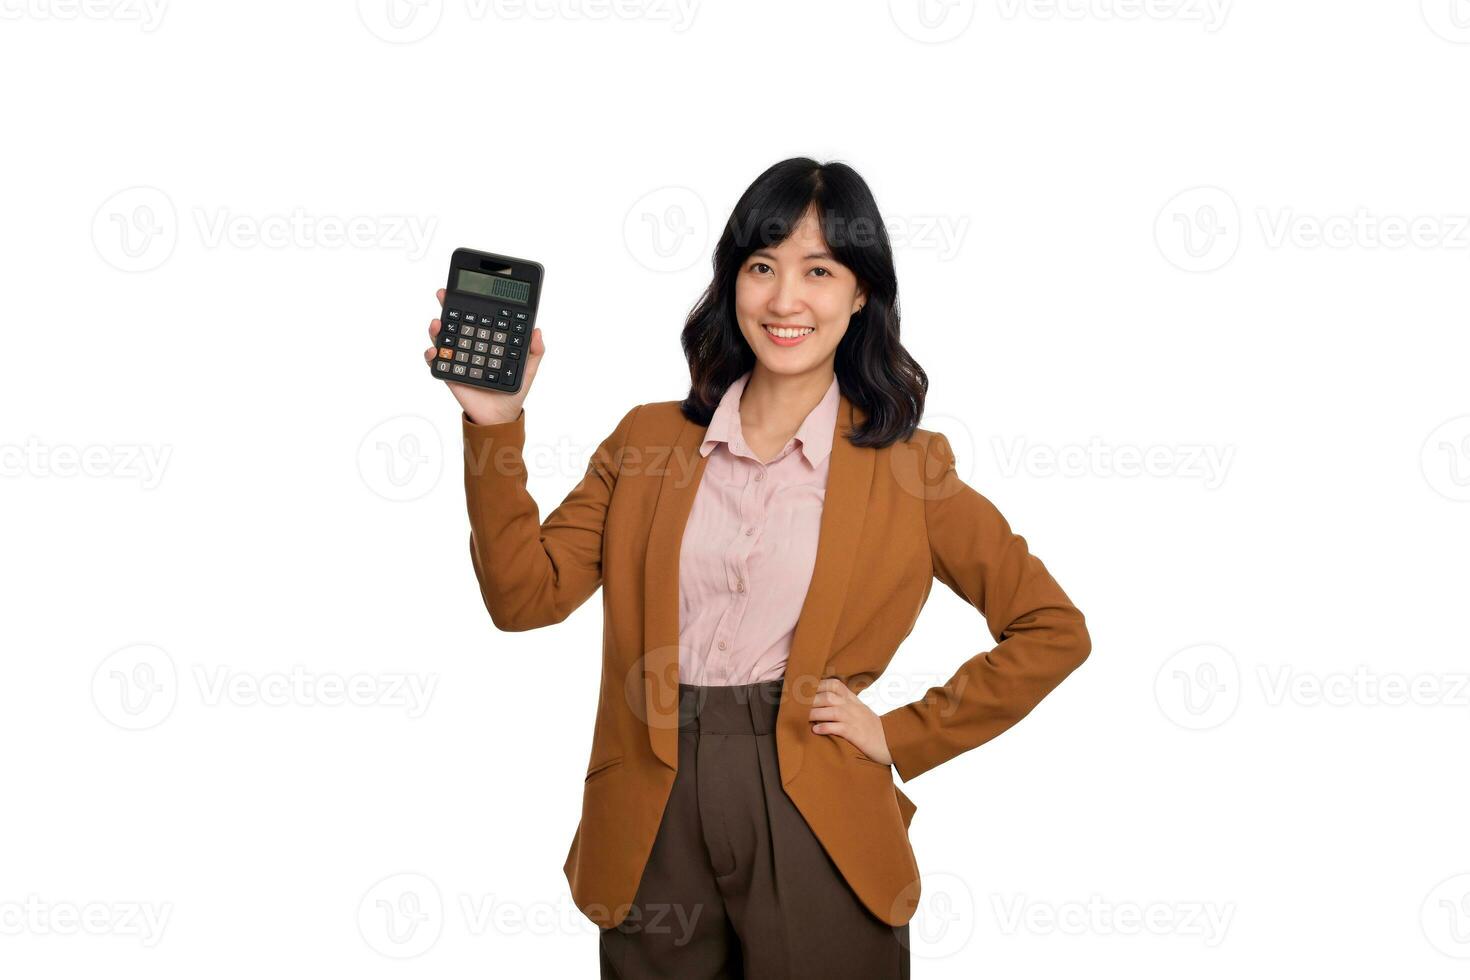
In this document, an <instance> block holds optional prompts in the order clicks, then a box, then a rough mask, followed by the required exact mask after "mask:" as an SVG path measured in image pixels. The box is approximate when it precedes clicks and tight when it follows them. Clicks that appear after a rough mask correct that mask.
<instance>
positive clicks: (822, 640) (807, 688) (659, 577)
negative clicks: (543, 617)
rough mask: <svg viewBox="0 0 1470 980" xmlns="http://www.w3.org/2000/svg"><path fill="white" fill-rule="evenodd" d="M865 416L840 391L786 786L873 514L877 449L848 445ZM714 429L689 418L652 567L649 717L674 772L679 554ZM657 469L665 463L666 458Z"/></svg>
mask: <svg viewBox="0 0 1470 980" xmlns="http://www.w3.org/2000/svg"><path fill="white" fill-rule="evenodd" d="M865 417H866V416H865V413H864V412H863V410H862V409H861V408H859V407H857V406H856V405H853V404H852V403H851V402H850V401H848V398H847V396H846V395H845V394H841V393H839V399H838V407H837V422H836V425H835V430H834V432H833V435H832V453H831V456H830V457H829V459H830V462H829V468H828V471H827V490H826V494H825V496H824V498H823V503H822V520H821V526H820V530H819V531H818V537H817V556H816V563H815V565H814V566H813V568H812V580H811V584H810V586H809V587H808V588H807V594H806V599H805V601H804V602H803V603H802V607H801V614H800V616H799V617H798V619H797V623H796V632H795V634H794V635H793V636H792V640H791V652H790V654H789V656H788V658H787V661H786V673H785V677H784V679H783V684H782V688H781V707H780V711H779V714H778V716H777V722H776V731H777V737H776V745H777V752H778V758H779V761H780V765H781V782H782V783H783V784H784V783H789V782H791V780H792V779H794V778H795V776H796V774H797V772H798V771H799V770H800V769H801V762H802V746H803V744H804V739H806V738H808V737H810V736H811V732H810V729H809V728H808V727H807V726H808V722H807V715H808V713H809V712H810V710H811V704H812V698H813V697H814V696H815V694H816V688H817V682H818V680H819V679H820V671H821V670H822V668H823V667H824V666H825V665H826V662H827V654H828V653H829V652H830V649H831V643H832V635H833V633H834V631H835V630H836V628H837V619H838V616H839V615H840V614H841V612H842V604H843V599H844V597H845V596H846V594H847V585H848V581H849V580H850V578H851V576H852V569H853V560H854V557H855V555H856V554H857V546H858V541H859V538H860V535H861V533H862V530H863V521H864V518H865V516H866V513H867V504H868V497H869V492H870V490H871V487H872V483H873V459H874V452H873V451H872V450H871V449H867V448H863V447H858V446H854V445H852V443H850V442H848V441H847V433H848V431H850V430H851V428H852V427H854V426H856V425H860V424H861V423H862V421H863V420H864V418H865ZM705 432H706V427H705V426H699V425H695V424H694V423H693V422H690V421H689V420H688V419H684V420H683V424H682V425H681V426H680V428H679V432H678V434H677V435H676V436H675V438H674V441H673V445H672V447H670V450H669V453H668V456H667V458H666V459H665V460H664V461H663V462H662V465H663V466H664V470H663V476H662V479H661V481H660V483H659V493H658V500H657V502H656V503H655V504H654V511H653V518H652V520H651V522H650V527H649V533H648V550H647V555H646V558H645V561H644V570H643V575H644V581H643V585H644V590H643V644H644V649H643V693H644V712H645V718H646V721H647V723H648V737H649V741H650V743H651V744H652V746H653V752H654V754H655V755H656V756H658V757H659V758H660V759H662V760H663V761H664V764H665V765H667V766H669V768H671V769H678V761H679V735H678V729H679V551H680V545H681V544H682V542H683V538H684V530H685V528H686V526H687V525H688V522H689V514H690V512H691V511H692V510H693V507H694V496H695V494H696V493H697V492H698V490H699V484H700V481H701V480H702V478H703V476H704V468H705V464H706V463H707V462H708V457H706V456H701V455H700V453H699V446H700V444H701V443H702V442H703V441H704V436H705ZM653 452H655V453H657V452H658V450H654V451H653ZM651 463H652V465H654V466H658V465H660V461H659V460H658V458H657V456H656V455H655V456H654V457H653V459H652V460H651Z"/></svg>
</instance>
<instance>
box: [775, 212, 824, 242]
mask: <svg viewBox="0 0 1470 980" xmlns="http://www.w3.org/2000/svg"><path fill="white" fill-rule="evenodd" d="M767 249H768V250H769V249H775V250H780V251H783V252H785V251H793V252H794V251H802V252H808V251H817V252H825V251H826V250H827V240H826V238H825V236H823V234H822V223H821V221H820V220H818V218H817V208H816V205H814V204H813V205H808V206H807V209H806V211H805V212H803V214H802V216H801V217H800V218H798V219H796V224H795V225H793V226H792V228H791V234H790V235H788V236H786V238H785V239H784V240H783V241H782V242H781V243H780V244H779V245H771V246H767Z"/></svg>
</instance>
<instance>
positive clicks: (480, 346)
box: [475, 340, 490, 354]
mask: <svg viewBox="0 0 1470 980" xmlns="http://www.w3.org/2000/svg"><path fill="white" fill-rule="evenodd" d="M489 349H490V345H489V344H487V343H485V342H484V341H483V340H477V341H475V352H476V353H478V354H483V353H485V352H486V351H487V350H489Z"/></svg>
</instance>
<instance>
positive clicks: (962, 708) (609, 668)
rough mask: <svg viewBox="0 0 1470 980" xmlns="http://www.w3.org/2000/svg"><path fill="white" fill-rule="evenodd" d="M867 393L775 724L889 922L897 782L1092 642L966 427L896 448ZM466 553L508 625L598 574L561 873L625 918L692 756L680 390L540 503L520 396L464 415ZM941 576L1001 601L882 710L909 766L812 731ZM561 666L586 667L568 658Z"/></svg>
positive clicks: (843, 458) (866, 678)
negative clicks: (968, 639) (957, 448)
mask: <svg viewBox="0 0 1470 980" xmlns="http://www.w3.org/2000/svg"><path fill="white" fill-rule="evenodd" d="M863 417H864V413H863V410H862V409H861V408H860V407H858V406H856V405H853V404H852V403H851V402H849V400H848V398H847V396H846V394H843V395H842V397H841V400H840V403H839V407H838V412H837V425H836V431H835V433H834V437H833V441H832V456H831V469H830V471H829V479H828V485H827V493H826V500H825V503H824V505H823V509H822V519H821V529H820V532H819V538H818V546H817V557H816V565H815V567H814V569H813V572H812V579H811V585H810V587H809V590H808V592H807V596H806V601H805V604H804V605H803V606H802V609H801V615H800V618H799V619H798V621H797V627H796V632H795V634H794V636H793V637H792V644H791V652H790V657H789V659H788V661H787V665H786V673H785V678H784V683H783V686H782V703H781V707H780V714H779V717H778V722H777V730H776V743H777V757H778V759H779V762H780V768H781V781H782V785H783V786H784V788H785V790H786V793H787V795H789V796H790V798H791V800H792V801H793V802H794V803H795V805H796V807H797V809H798V810H799V811H800V812H801V814H802V816H803V817H805V819H806V821H807V823H808V825H809V826H810V827H811V829H812V831H813V833H814V834H815V835H816V837H817V838H818V840H820V841H821V843H822V845H823V847H824V848H825V849H826V851H827V853H828V854H829V855H830V856H831V858H832V860H833V862H834V863H835V864H836V866H837V868H838V870H839V871H840V872H841V873H842V875H843V877H844V879H845V880H846V881H847V883H848V884H849V886H850V887H851V888H852V889H853V891H854V893H855V894H856V895H857V896H858V898H859V899H860V900H861V901H862V902H863V904H864V905H865V906H866V907H867V908H868V909H869V910H870V911H871V912H872V913H873V914H874V915H876V916H877V917H878V918H880V919H882V920H883V921H884V922H887V923H890V924H892V925H901V924H903V923H904V922H907V921H908V920H909V919H910V918H911V917H912V916H913V913H914V910H915V909H916V907H917V903H918V898H919V890H920V886H919V869H918V866H917V864H916V863H915V860H914V852H913V849H912V847H911V846H910V844H909V837H908V827H909V823H910V821H911V820H912V818H913V815H914V811H915V806H914V804H913V802H912V801H910V800H909V798H908V797H907V796H906V795H904V793H903V791H902V790H900V789H899V788H898V786H897V785H896V784H895V783H894V780H893V776H892V769H896V770H897V771H898V774H899V776H901V777H902V778H903V779H904V780H905V781H908V780H911V779H913V778H914V777H915V776H917V775H919V774H920V773H923V772H926V771H928V770H929V769H932V768H934V767H935V766H937V765H939V764H940V763H941V762H945V761H947V760H949V759H952V758H954V757H955V756H957V755H959V754H960V753H962V752H965V751H968V750H969V749H973V748H975V747H976V746H977V745H980V744H981V743H982V742H985V741H987V740H988V739H991V738H993V737H995V736H996V735H998V734H999V733H1001V732H1003V731H1005V730H1006V729H1007V728H1009V727H1010V726H1012V725H1014V724H1015V723H1016V722H1017V721H1019V720H1020V719H1021V718H1023V717H1025V715H1026V714H1027V713H1028V712H1029V711H1030V710H1031V709H1032V708H1033V707H1035V706H1036V704H1037V703H1038V702H1039V701H1040V700H1041V699H1042V698H1043V697H1045V696H1046V694H1047V693H1048V692H1050V691H1051V690H1052V689H1053V688H1055V687H1056V686H1057V685H1058V684H1059V683H1061V681H1062V680H1063V678H1065V677H1066V676H1067V675H1068V674H1070V673H1071V672H1072V671H1073V669H1075V668H1076V667H1077V666H1078V665H1079V664H1080V663H1082V661H1083V660H1084V659H1086V657H1087V654H1088V652H1089V650H1090V649H1091V641H1090V639H1089V637H1088V633H1087V628H1086V626H1085V625H1084V622H1083V617H1082V613H1080V612H1079V611H1078V610H1077V608H1076V607H1075V606H1073V604H1072V603H1071V601H1070V600H1069V599H1068V598H1067V596H1066V594H1065V593H1064V592H1063V591H1062V589H1061V587H1060V586H1058V585H1057V583H1056V582H1055V581H1054V580H1053V579H1052V577H1051V575H1050V574H1048V572H1047V570H1046V568H1045V567H1044V566H1043V565H1042V563H1041V561H1040V560H1039V559H1037V558H1036V557H1035V556H1033V555H1032V554H1030V552H1029V551H1028V550H1027V547H1026V541H1025V539H1024V538H1022V537H1020V536H1019V535H1017V534H1014V533H1013V532H1012V531H1011V529H1010V527H1009V526H1008V525H1007V523H1006V521H1005V519H1004V518H1003V517H1002V516H1001V514H1000V512H999V511H997V510H996V509H995V507H994V506H993V505H992V504H991V503H990V501H988V500H986V499H985V498H984V497H983V496H981V495H980V494H979V493H977V492H976V491H975V490H973V489H972V488H970V487H969V486H968V485H966V484H965V483H964V482H963V481H961V480H960V478H959V476H958V475H957V474H956V472H955V468H954V454H953V453H952V452H951V450H950V447H949V442H948V441H947V440H946V439H945V437H944V436H943V435H941V434H940V433H938V432H932V431H928V430H925V429H917V430H916V431H915V433H914V435H913V437H912V438H910V439H908V440H906V441H903V442H897V443H894V444H893V445H891V446H889V447H887V448H884V449H871V448H860V447H856V446H854V445H852V444H851V443H850V442H848V441H847V439H846V437H845V434H846V432H847V431H848V430H849V428H850V427H851V426H852V425H854V424H856V423H860V422H861V421H862V419H863ZM461 425H462V429H463V435H464V448H465V493H466V497H467V501H468V505H469V517H470V529H471V533H470V557H471V560H472V562H473V564H474V569H475V575H476V577H477V578H478V580H479V584H480V591H481V594H482V595H483V596H484V599H485V606H486V608H487V609H488V610H489V612H490V618H491V620H492V621H493V622H494V624H495V625H496V626H497V627H499V628H500V629H502V630H513V631H519V630H529V629H535V628H536V627H539V626H547V625H550V624H552V623H558V622H561V621H562V620H563V619H565V618H566V617H567V616H568V615H570V614H571V612H572V610H574V609H576V608H577V607H578V606H579V605H581V604H582V602H583V601H585V600H586V599H587V598H588V597H589V596H590V595H592V593H593V592H594V591H596V589H597V587H598V586H599V585H601V586H602V589H603V593H602V596H603V599H602V606H603V621H604V625H603V641H602V686H601V695H600V697H599V698H598V704H597V721H596V725H595V727H594V729H593V736H592V751H591V756H590V758H589V760H588V765H587V779H586V785H585V789H584V790H583V799H582V816H581V822H580V824H579V826H578V828H577V832H576V834H575V835H574V836H573V838H572V844H571V849H570V851H569V853H568V854H567V859H566V864H565V872H566V876H567V880H568V882H569V883H570V885H571V891H572V897H573V899H574V901H575V902H576V903H577V906H578V907H579V908H580V909H581V910H582V911H583V913H584V914H585V915H587V917H588V918H589V919H591V920H592V921H593V922H595V923H597V924H598V925H599V926H601V927H603V928H608V927H610V926H613V925H616V924H617V923H619V922H621V921H622V920H623V918H625V917H626V916H627V914H628V911H629V907H630V904H631V903H632V901H633V897H634V893H635V891H636V890H637V887H638V884H639V882H640V880H641V878H642V875H643V868H644V864H645V862H646V861H647V858H648V855H649V852H650V850H651V848H652V846H653V840H654V836H655V834H657V832H658V828H659V823H660V820H661V818H662V815H663V811H664V804H665V802H666V801H667V799H668V794H669V790H670V787H672V785H673V782H674V772H675V769H676V768H677V766H678V684H679V656H678V650H679V646H678V644H679V581H678V572H679V546H680V543H681V541H682V539H683V533H684V527H685V523H686V521H687V519H688V516H689V512H690V508H691V506H692V504H693V502H694V494H695V491H696V490H697V489H698V488H699V482H700V478H701V476H702V475H703V472H704V464H705V462H706V460H707V457H704V456H701V455H700V453H699V444H700V442H701V441H702V440H703V438H704V433H705V427H703V426H700V425H696V424H695V423H693V422H690V421H688V420H687V419H685V418H684V416H683V414H682V413H681V412H680V410H679V403H678V402H677V401H666V402H650V403H648V404H643V405H637V406H635V407H634V408H633V409H632V410H631V411H629V412H628V413H627V414H626V415H624V416H623V418H622V420H621V421H620V422H619V423H618V425H617V428H615V429H614V430H613V431H612V434H611V435H609V436H608V437H607V438H606V439H605V440H603V442H602V444H601V445H600V446H598V448H597V451H596V452H595V453H594V454H593V456H592V459H591V461H590V462H589V464H588V468H587V472H586V474H585V476H584V477H583V478H582V480H581V482H580V483H578V484H577V486H576V487H575V488H574V489H573V490H572V491H571V493H569V494H568V495H567V497H566V499H564V500H563V501H562V502H561V504H560V505H559V506H558V507H557V508H556V509H555V510H553V511H552V512H551V513H550V514H549V515H547V517H546V519H545V520H544V521H542V520H540V519H539V512H538V510H537V507H536V503H535V501H534V500H533V499H532V498H531V496H530V495H529V494H528V493H527V492H526V470H525V466H524V463H523V460H522V456H521V453H522V447H523V446H524V443H525V412H524V410H523V411H522V412H521V414H520V415H519V416H518V417H517V418H516V419H514V420H513V421H510V422H503V423H499V424H495V425H476V424H474V423H472V422H470V421H469V419H468V417H466V416H464V415H463V414H461ZM936 578H937V579H939V580H940V581H941V582H943V583H944V584H945V585H947V586H948V587H949V588H950V589H952V590H954V592H955V593H956V594H958V595H959V596H960V597H961V598H963V599H964V600H965V601H967V602H969V603H970V604H971V605H973V606H974V607H975V608H976V609H977V610H979V611H980V613H981V614H982V615H983V616H984V617H985V621H986V623H987V624H988V627H989V630H990V633H991V635H992V636H993V637H994V639H995V640H996V645H995V646H994V648H992V649H990V650H989V651H981V652H979V653H976V654H975V655H974V656H972V657H970V659H969V660H967V661H966V662H965V663H964V664H963V665H962V666H961V667H960V668H959V670H958V672H956V673H955V675H954V676H953V677H952V678H951V679H950V680H949V681H948V682H947V683H946V684H944V685H943V686H942V687H933V688H930V689H929V691H928V692H927V693H926V694H925V695H924V697H923V698H921V699H920V700H918V701H915V702H913V703H911V704H907V705H904V706H902V707H899V708H896V709H894V710H893V711H890V712H888V713H886V714H884V715H882V716H881V717H882V721H883V728H884V734H885V736H886V738H887V741H888V748H889V750H890V752H891V753H892V755H893V760H894V762H893V767H892V769H890V767H889V766H886V765H881V764H879V763H876V762H874V761H872V760H870V759H867V758H865V757H864V756H863V755H862V753H860V752H859V751H858V750H857V749H856V748H855V747H854V746H853V745H852V744H851V743H850V742H848V741H847V740H846V739H844V738H842V737H840V736H837V735H821V734H816V733H814V732H813V731H812V730H811V723H810V722H809V721H808V718H807V716H808V713H809V712H810V711H811V707H812V698H813V695H814V694H815V693H816V687H817V682H818V681H819V680H820V679H821V678H823V677H828V676H831V677H837V678H839V679H841V680H842V681H843V682H844V683H845V684H847V685H848V687H850V688H852V689H853V690H854V691H860V690H862V689H863V688H864V687H866V686H867V685H868V684H871V683H872V682H873V681H874V680H876V679H877V678H878V677H879V675H881V674H882V673H883V670H884V668H886V667H887V666H888V663H889V661H890V660H891V659H892V657H893V654H894V652H895V650H896V649H897V648H898V645H899V643H900V642H901V641H902V640H903V639H904V637H906V636H907V635H908V634H909V632H910V631H911V630H912V629H913V626H914V623H915V621H916V620H917V619H918V616H919V610H920V609H922V608H923V606H924V602H925V600H926V599H927V598H928V596H929V588H930V585H931V583H932V582H933V580H934V579H936ZM556 669H575V664H557V665H556Z"/></svg>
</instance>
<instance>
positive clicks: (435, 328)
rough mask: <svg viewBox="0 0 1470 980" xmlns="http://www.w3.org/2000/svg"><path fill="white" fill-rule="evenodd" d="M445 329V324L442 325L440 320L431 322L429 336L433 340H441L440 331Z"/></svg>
mask: <svg viewBox="0 0 1470 980" xmlns="http://www.w3.org/2000/svg"><path fill="white" fill-rule="evenodd" d="M443 329H444V324H442V323H440V322H439V321H438V320H430V321H429V336H430V337H431V338H433V339H434V340H435V341H438V339H439V331H440V330H443Z"/></svg>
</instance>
